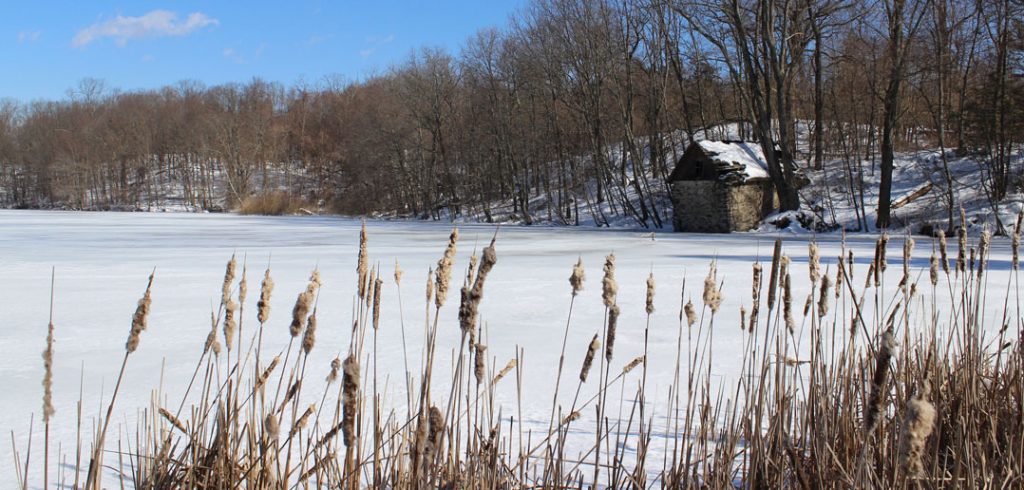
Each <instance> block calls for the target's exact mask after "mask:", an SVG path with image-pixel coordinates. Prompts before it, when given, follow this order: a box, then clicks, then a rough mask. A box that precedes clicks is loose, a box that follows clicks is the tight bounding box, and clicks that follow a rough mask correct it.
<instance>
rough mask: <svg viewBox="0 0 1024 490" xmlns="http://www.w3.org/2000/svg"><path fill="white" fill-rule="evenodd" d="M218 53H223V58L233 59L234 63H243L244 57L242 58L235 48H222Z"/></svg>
mask: <svg viewBox="0 0 1024 490" xmlns="http://www.w3.org/2000/svg"><path fill="white" fill-rule="evenodd" d="M220 54H222V55H224V57H225V58H227V59H229V60H231V61H234V62H235V63H238V64H239V65H244V64H245V58H243V57H242V55H240V54H238V52H237V51H235V48H224V50H222V51H221V52H220Z"/></svg>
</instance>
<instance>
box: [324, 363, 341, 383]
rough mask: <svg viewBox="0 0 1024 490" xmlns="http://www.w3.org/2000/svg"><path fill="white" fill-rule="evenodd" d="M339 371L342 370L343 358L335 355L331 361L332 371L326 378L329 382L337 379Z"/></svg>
mask: <svg viewBox="0 0 1024 490" xmlns="http://www.w3.org/2000/svg"><path fill="white" fill-rule="evenodd" d="M339 371H341V359H340V358H337V357H335V358H334V360H333V361H331V372H330V373H327V378H326V379H325V381H327V384H333V383H334V382H335V381H337V379H338V372H339Z"/></svg>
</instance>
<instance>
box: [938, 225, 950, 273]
mask: <svg viewBox="0 0 1024 490" xmlns="http://www.w3.org/2000/svg"><path fill="white" fill-rule="evenodd" d="M939 259H940V260H941V261H942V271H943V272H945V273H946V274H947V275H948V274H949V252H948V250H947V249H946V232H945V231H942V230H939Z"/></svg>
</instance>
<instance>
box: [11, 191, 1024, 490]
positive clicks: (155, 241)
mask: <svg viewBox="0 0 1024 490" xmlns="http://www.w3.org/2000/svg"><path fill="white" fill-rule="evenodd" d="M450 228H451V226H450V225H447V224H440V223H419V222H374V221H371V222H368V223H367V229H368V232H369V253H370V257H371V260H372V261H373V263H375V264H379V266H380V268H381V269H382V271H383V272H382V274H381V275H382V277H383V278H384V279H385V288H384V291H383V298H384V303H385V304H386V307H385V308H383V317H382V321H381V330H380V343H379V346H380V347H379V349H378V353H379V356H380V366H379V370H380V372H381V374H382V375H384V374H387V375H390V376H391V380H390V382H389V383H388V392H387V395H388V396H389V397H390V402H391V403H392V404H393V405H394V406H401V405H400V404H401V403H402V400H404V396H405V393H404V383H403V382H402V381H401V380H402V377H403V376H402V373H403V371H404V367H403V366H404V361H403V354H402V347H401V346H402V343H401V330H400V317H399V308H398V302H397V299H398V294H399V290H398V288H397V287H396V285H395V283H394V281H393V280H392V274H393V271H394V264H395V260H396V259H397V260H398V261H399V262H400V264H401V267H402V269H403V270H404V271H405V275H404V277H403V280H402V285H401V295H402V304H403V306H404V308H403V310H402V313H403V316H404V321H405V328H406V336H407V340H408V343H409V345H408V347H409V355H410V359H409V364H410V365H411V366H416V365H419V359H420V350H419V349H420V348H421V347H422V345H423V317H424V285H425V282H426V274H427V269H428V267H431V266H433V265H434V264H436V262H437V260H438V259H439V258H440V256H441V253H442V251H443V250H444V247H445V244H446V241H447V236H448V233H449V230H450ZM459 229H460V232H461V238H460V242H459V247H458V255H457V259H456V266H455V267H456V268H455V272H454V274H453V282H455V281H459V282H460V283H461V278H462V276H463V275H464V274H465V267H466V265H467V263H468V258H469V255H470V253H472V251H473V250H474V249H477V250H479V249H482V248H483V247H484V246H485V245H486V244H487V242H488V241H489V240H490V237H491V236H492V235H493V234H494V231H495V227H494V226H487V225H459ZM358 233H359V221H356V220H351V219H344V218H331V217H250V216H236V215H196V214H143V213H138V214H132V213H72V212H44V211H0V274H2V280H0V304H2V307H0V308H2V318H3V320H4V327H3V328H0V346H2V349H3V355H2V356H0V380H2V381H0V389H2V391H3V395H2V396H0V429H2V431H3V435H4V437H5V438H8V440H6V441H5V442H4V443H3V444H0V468H2V470H0V475H5V476H3V477H0V486H2V487H5V488H9V487H11V486H13V485H14V471H12V470H13V464H12V461H13V456H12V453H11V445H10V442H9V438H10V434H11V432H12V431H13V432H14V436H15V437H14V442H15V444H16V445H17V447H18V449H19V451H20V452H22V457H23V458H24V449H25V447H26V445H27V443H28V432H29V422H30V417H31V414H32V413H35V414H36V419H35V428H34V430H35V432H36V436H35V438H34V441H33V455H32V459H33V464H32V466H33V468H34V469H35V470H37V471H38V470H40V463H41V461H42V457H41V448H42V439H41V437H40V435H39V434H41V430H40V419H39V413H40V412H41V397H42V387H41V379H42V372H43V362H42V359H41V355H40V354H41V352H42V351H43V349H44V347H45V339H46V325H47V315H48V310H49V295H50V271H51V268H55V269H56V300H55V307H54V323H55V325H56V339H57V341H56V347H55V350H56V354H55V356H56V357H55V364H54V370H55V381H54V395H55V399H54V405H55V408H56V415H55V417H54V419H53V425H52V429H51V430H52V432H51V440H52V441H55V442H51V448H52V449H51V454H54V453H55V452H56V448H57V446H58V444H60V445H61V446H62V450H63V451H64V452H65V453H67V452H71V453H72V455H73V446H74V442H75V414H76V403H77V402H78V399H79V390H80V388H81V389H82V390H83V393H84V394H83V395H82V401H83V417H84V418H85V420H87V422H86V423H85V427H86V434H85V435H86V437H88V431H89V430H91V427H92V420H93V419H94V418H95V416H96V414H97V413H99V411H100V407H101V405H103V406H105V404H106V403H107V402H108V401H109V395H110V392H111V390H112V388H113V384H114V381H115V379H116V375H117V370H118V367H119V365H120V361H121V359H122V356H123V352H124V341H125V339H126V337H127V334H128V330H129V325H130V320H131V316H132V313H133V312H134V309H135V304H136V301H137V300H138V299H139V297H140V296H141V295H142V292H143V290H144V288H145V284H146V278H147V276H148V274H149V273H150V272H151V271H152V270H153V269H154V268H155V269H156V279H155V282H154V286H153V304H152V314H151V316H150V321H149V329H148V330H147V331H146V332H144V333H143V334H142V339H141V345H140V347H139V349H138V351H136V353H135V354H133V355H132V357H131V358H130V360H129V369H128V371H127V374H126V379H125V381H124V386H123V387H122V390H121V393H120V394H119V398H118V403H117V406H116V408H115V419H114V422H115V423H117V424H119V426H122V427H120V428H122V429H123V428H124V427H123V426H125V425H126V424H127V429H132V430H133V429H134V425H133V422H132V421H133V420H134V416H135V414H136V413H137V410H138V409H141V408H145V407H147V406H148V404H149V399H150V395H151V391H152V390H153V389H154V388H156V387H157V386H158V385H159V383H160V379H161V378H160V377H161V373H162V375H163V387H164V393H165V394H166V395H167V397H168V398H169V399H170V400H173V401H175V404H176V402H177V401H178V400H179V399H180V395H181V393H183V391H184V388H185V384H186V383H187V381H188V379H189V377H190V376H191V374H192V370H193V369H194V367H195V362H196V360H197V359H198V357H199V355H200V353H201V350H202V347H203V342H204V341H205V339H206V335H207V333H208V332H209V329H210V325H209V317H210V310H211V308H215V307H216V305H217V302H218V300H219V295H220V287H221V281H222V280H223V275H224V265H225V262H226V261H227V260H228V258H229V257H230V256H231V254H232V253H233V252H235V253H237V254H238V258H239V273H241V261H242V259H243V257H245V258H246V260H247V262H248V278H249V300H248V304H247V305H246V309H245V326H244V330H243V335H245V336H246V337H248V335H249V334H251V333H252V331H253V328H254V326H255V325H257V322H256V320H255V311H256V308H255V302H256V299H257V296H258V293H259V280H260V278H261V277H262V274H263V271H264V269H265V268H266V266H267V265H268V264H269V265H270V267H271V268H272V275H273V277H274V280H275V282H276V288H275V290H274V296H273V301H272V308H273V311H272V314H271V318H270V322H269V324H268V326H267V329H266V330H265V331H264V341H265V344H264V345H265V347H264V348H265V349H270V350H277V349H281V348H283V347H284V346H286V345H287V342H288V339H289V336H288V323H289V320H290V312H291V308H292V305H293V304H294V301H295V297H296V295H297V294H298V293H299V292H301V291H302V290H303V288H304V287H305V284H306V280H307V278H308V276H309V273H310V271H311V270H312V269H313V268H314V267H318V268H319V269H320V271H321V274H322V276H323V281H324V285H323V289H322V291H321V296H320V301H319V313H318V317H319V329H318V335H317V337H318V341H317V345H316V348H315V349H314V351H313V353H312V355H311V357H310V358H309V363H308V367H307V369H308V370H310V371H308V372H307V374H309V375H310V377H311V379H323V376H324V375H325V374H326V373H327V371H328V369H329V363H330V361H331V359H333V358H334V357H335V356H336V355H338V353H339V352H342V351H344V350H345V349H346V348H347V346H348V345H349V335H350V334H349V332H350V328H349V327H350V325H351V315H352V302H353V298H354V295H355V286H356V275H355V267H356V257H357V249H358ZM783 238H784V240H785V249H784V250H785V252H786V253H787V254H788V255H790V256H791V257H792V258H793V264H794V265H793V280H794V297H795V298H798V299H799V303H800V308H802V305H803V298H806V296H807V294H808V288H809V282H808V278H807V268H806V262H807V245H806V241H807V240H808V237H807V236H790V235H785V236H783ZM774 239H775V236H766V235H753V234H735V235H683V234H672V233H667V232H665V233H661V232H659V233H657V234H656V235H655V236H654V237H653V239H652V236H651V234H650V233H649V232H638V231H618V230H593V229H571V228H554V227H538V228H528V227H514V226H510V227H502V228H501V229H500V230H499V231H498V241H497V247H496V248H497V254H498V262H497V265H496V266H495V268H494V270H493V272H492V273H491V275H490V276H489V279H488V281H487V285H486V289H485V294H484V300H483V303H482V305H481V308H480V315H481V319H482V321H483V322H484V323H485V324H486V332H487V333H486V335H485V343H486V344H487V345H488V347H489V348H488V350H487V352H488V355H489V357H490V358H491V359H492V362H493V363H494V364H496V365H497V366H496V368H497V369H500V367H501V366H503V365H504V364H505V362H506V361H508V360H509V359H511V358H513V357H515V352H516V348H517V347H519V348H521V349H523V352H524V363H523V364H522V373H523V387H524V392H525V393H524V398H523V399H522V417H523V420H524V423H525V424H526V426H527V428H528V429H529V428H532V429H533V430H543V429H545V428H546V427H547V423H548V415H549V412H550V406H551V394H552V392H553V386H554V375H555V373H556V370H557V365H558V356H559V350H560V346H561V338H562V334H563V330H564V326H565V319H566V315H567V313H568V310H569V301H570V288H569V284H568V281H567V278H568V277H569V274H570V272H571V270H572V266H573V264H574V263H575V262H576V259H577V257H582V259H583V263H584V266H585V268H586V273H587V281H586V283H585V289H584V291H583V292H582V293H581V296H580V297H579V298H577V300H576V304H575V307H574V310H573V318H572V325H571V330H570V334H569V341H568V351H567V353H566V370H565V374H564V375H563V387H564V386H570V387H571V388H574V387H575V379H576V376H577V375H578V372H579V366H580V362H581V359H582V357H583V355H584V352H585V349H586V344H587V343H588V342H589V340H590V338H591V336H592V335H593V334H595V333H598V332H599V330H600V329H601V327H602V318H603V313H604V308H603V306H602V304H601V288H600V279H601V275H602V272H601V266H602V264H603V262H604V257H605V255H606V254H608V253H610V252H614V253H615V254H616V257H617V261H616V264H617V269H616V276H617V279H618V283H619V294H618V302H619V305H620V306H621V308H622V316H621V319H620V326H619V332H618V338H617V341H616V344H615V359H614V361H613V363H612V372H613V373H615V372H618V371H619V370H621V366H622V365H623V364H625V363H627V362H629V361H630V360H631V359H633V358H634V357H636V356H638V355H640V354H642V353H643V329H644V323H645V320H646V314H645V313H644V302H645V284H644V281H645V279H646V277H647V275H648V273H650V272H651V271H653V272H654V276H655V278H656V280H657V294H656V298H655V308H656V311H655V314H654V316H653V318H652V320H651V328H650V346H651V348H650V355H649V374H648V376H649V381H648V389H649V390H650V391H649V394H648V399H649V400H657V402H655V403H654V404H653V406H652V408H653V409H654V410H655V411H657V410H662V409H663V407H664V403H663V402H662V400H664V399H665V397H666V396H667V393H668V386H669V385H670V384H671V381H672V378H673V373H674V365H675V360H676V339H677V335H678V331H679V330H678V325H679V311H680V297H681V294H680V293H681V286H682V284H683V279H684V277H685V278H686V284H687V289H686V292H685V297H686V298H687V299H689V298H692V299H693V300H694V303H695V304H696V305H698V306H700V303H701V301H700V294H701V290H700V288H701V287H702V282H703V279H704V277H705V275H706V274H707V270H708V265H709V263H710V262H711V261H712V260H714V259H717V260H718V268H719V272H718V274H719V275H718V277H719V280H724V281H725V289H724V302H723V306H722V309H721V311H720V312H719V315H718V316H717V318H716V320H715V330H714V332H715V333H714V338H713V348H714V352H715V355H714V358H713V364H712V373H713V374H714V375H715V376H716V377H719V378H720V379H721V380H726V381H727V380H731V379H734V377H735V376H736V375H737V374H738V373H737V371H738V366H737V360H738V358H739V356H738V353H739V352H740V349H742V348H743V342H744V339H745V338H746V336H747V335H748V334H746V333H744V332H741V331H740V329H739V325H738V324H739V309H740V306H741V305H745V306H746V307H747V308H748V309H749V307H750V301H751V300H750V277H751V264H752V262H753V261H755V260H758V259H760V260H761V261H763V262H770V260H771V252H772V243H773V241H774ZM839 239H840V237H839V235H829V236H826V237H824V238H821V239H820V240H819V244H820V246H821V255H822V257H823V262H824V264H823V267H824V266H825V265H831V267H830V269H829V270H830V274H833V275H834V271H835V265H834V264H835V260H836V256H837V255H838V253H839V247H840V243H839ZM900 242H901V240H900V239H898V238H896V237H894V238H893V240H892V241H891V242H890V246H889V257H890V267H889V270H888V276H887V282H888V283H889V284H891V285H892V286H890V288H892V289H893V290H895V287H894V286H895V284H896V283H897V282H898V281H899V274H901V272H900V266H899V265H898V262H899V256H900V247H901V243H900ZM952 242H955V240H953V241H952ZM847 245H848V248H850V249H852V250H853V251H854V254H855V255H856V257H857V259H858V266H857V267H858V272H859V275H858V276H857V282H856V283H855V284H856V285H857V289H858V291H859V290H860V287H861V286H862V285H863V274H864V273H865V271H866V270H867V266H866V265H861V264H866V263H867V262H869V261H870V259H871V255H872V251H873V248H874V238H873V237H868V236H863V237H856V238H850V239H848V240H847ZM951 245H953V243H951ZM1008 249H1009V241H1008V240H1006V239H996V240H994V243H993V254H992V257H993V258H992V260H991V262H990V265H989V269H990V271H991V272H990V273H989V274H988V277H989V279H988V280H989V288H988V293H987V294H989V295H990V296H991V297H998V298H999V301H992V302H991V303H993V304H994V303H998V305H997V306H995V305H994V306H992V308H997V309H995V310H993V311H1001V308H1002V298H1003V294H1004V293H1005V289H1006V284H1007V282H1008V274H1009V250H1008ZM930 253H931V241H930V240H926V239H918V243H917V247H916V248H915V251H914V264H915V266H917V267H921V268H923V269H924V272H923V276H920V281H921V285H922V286H923V285H924V284H926V283H927V267H928V256H929V255H930ZM954 253H955V252H954ZM927 289H929V290H930V286H929V287H928V288H927ZM457 310H458V291H457V290H454V291H453V292H452V294H450V295H449V300H448V303H447V304H446V306H445V308H444V309H443V310H442V323H441V325H442V326H441V328H440V334H439V337H438V353H439V354H438V356H439V357H438V359H437V366H438V367H439V369H442V368H443V369H450V365H451V364H452V360H451V359H452V356H453V354H452V352H453V351H454V350H455V349H456V348H457V346H458V342H459V333H460V331H459V327H458V321H457V319H456V314H457ZM763 312H764V310H762V315H763V314H764V313H763ZM762 318H763V317H762ZM797 322H798V324H799V322H800V320H799V318H798V320H797ZM1011 330H1012V329H1011ZM684 346H685V344H684ZM271 357H272V356H271ZM414 370H415V368H414ZM435 379H445V375H444V374H443V372H442V373H441V374H440V375H438V376H437V377H436V378H435ZM590 384H591V385H592V384H593V383H590ZM585 390H586V389H585ZM571 391H572V389H565V388H563V390H562V392H563V395H566V394H567V395H568V396H569V397H570V398H571ZM615 391H616V392H617V391H618V390H615ZM627 391H628V389H627ZM305 392H306V393H310V394H312V393H314V392H317V393H319V391H318V390H315V389H309V388H307V389H306V391H305ZM566 392H570V393H566ZM445 393H447V392H445ZM498 401H499V402H500V403H501V404H502V406H503V409H504V410H503V413H505V414H506V415H508V414H512V413H515V412H516V391H515V384H514V383H511V382H505V383H503V384H500V385H499V387H498ZM657 415H658V414H657V413H656V416H657ZM660 415H662V416H663V415H664V414H660ZM587 416H590V417H591V418H592V417H593V413H592V412H591V413H589V414H584V421H581V422H579V423H578V425H575V426H574V427H578V428H585V427H593V422H587V421H586V417H587ZM118 429H119V427H114V426H113V424H112V427H111V432H110V433H111V434H114V435H115V436H116V434H117V433H118ZM110 439H111V441H112V440H113V437H111V438H110ZM659 461H660V459H659ZM51 463H52V461H51ZM35 472H36V471H34V473H35ZM108 483H109V482H108ZM40 484H41V483H40Z"/></svg>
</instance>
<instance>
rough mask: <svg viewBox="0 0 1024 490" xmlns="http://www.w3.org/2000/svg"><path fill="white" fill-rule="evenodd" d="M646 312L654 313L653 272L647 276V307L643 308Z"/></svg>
mask: <svg viewBox="0 0 1024 490" xmlns="http://www.w3.org/2000/svg"><path fill="white" fill-rule="evenodd" d="M645 311H647V314H648V315H650V314H652V313H654V273H653V272H652V273H651V275H649V276H647V307H646V308H645Z"/></svg>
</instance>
